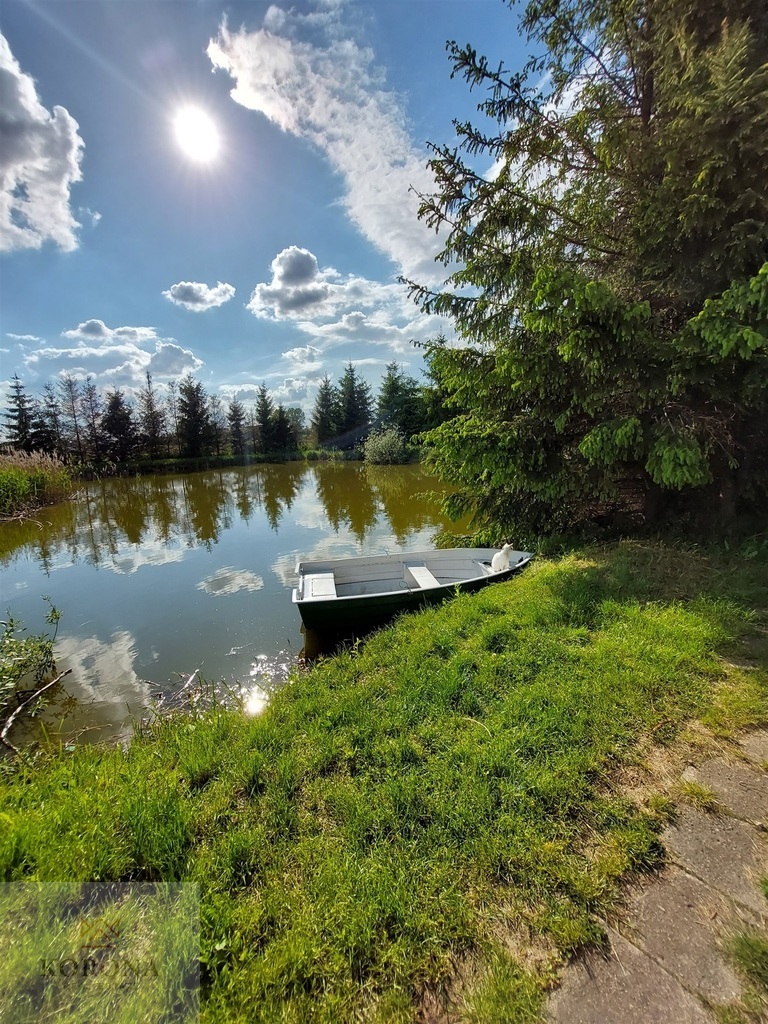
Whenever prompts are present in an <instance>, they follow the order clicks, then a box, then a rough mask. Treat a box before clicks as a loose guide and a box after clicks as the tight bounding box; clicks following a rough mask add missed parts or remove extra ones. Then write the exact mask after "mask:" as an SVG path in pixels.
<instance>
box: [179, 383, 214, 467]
mask: <svg viewBox="0 0 768 1024" xmlns="http://www.w3.org/2000/svg"><path fill="white" fill-rule="evenodd" d="M179 436H180V438H181V454H182V455H183V456H185V457H187V458H200V456H202V455H207V454H208V453H209V450H210V443H211V421H210V417H209V415H208V395H207V394H206V392H205V388H204V387H203V385H202V384H201V382H200V381H199V380H195V378H194V377H193V376H192V374H191V373H188V374H187V375H186V377H184V378H183V379H182V380H181V381H180V382H179Z"/></svg>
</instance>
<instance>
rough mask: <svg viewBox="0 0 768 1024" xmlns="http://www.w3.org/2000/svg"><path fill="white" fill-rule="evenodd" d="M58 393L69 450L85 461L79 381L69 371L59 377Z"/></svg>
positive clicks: (79, 459) (78, 459)
mask: <svg viewBox="0 0 768 1024" xmlns="http://www.w3.org/2000/svg"><path fill="white" fill-rule="evenodd" d="M59 394H60V396H61V401H60V408H61V422H62V426H63V431H62V433H65V432H66V434H68V437H66V441H67V445H68V448H69V449H70V451H72V452H73V453H74V455H75V456H76V457H77V461H78V462H85V446H84V444H83V430H82V427H83V424H82V412H81V409H80V398H81V389H80V382H79V381H78V380H77V379H76V378H75V377H73V376H72V374H71V373H69V372H67V373H64V374H63V375H62V376H61V377H60V378H59Z"/></svg>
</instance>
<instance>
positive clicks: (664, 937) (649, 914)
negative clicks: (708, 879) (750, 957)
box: [619, 867, 754, 1003]
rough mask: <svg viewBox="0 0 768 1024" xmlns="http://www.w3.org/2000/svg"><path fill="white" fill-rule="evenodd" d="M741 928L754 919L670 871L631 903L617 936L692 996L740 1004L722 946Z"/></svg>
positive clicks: (677, 871) (737, 986)
mask: <svg viewBox="0 0 768 1024" xmlns="http://www.w3.org/2000/svg"><path fill="white" fill-rule="evenodd" d="M744 925H750V926H752V925H754V917H753V915H752V914H750V913H749V912H748V911H747V912H739V910H738V908H737V907H735V905H734V904H733V902H732V901H731V900H730V899H728V897H727V896H723V895H722V893H720V892H718V891H716V890H713V889H710V887H709V886H708V885H705V884H704V883H703V882H700V881H699V880H698V879H697V878H694V877H693V876H692V875H689V874H686V872H685V871H682V870H681V869H680V868H677V867H669V868H667V870H666V871H665V872H664V874H663V875H662V876H661V878H659V879H658V880H656V881H654V882H652V883H651V884H650V885H648V886H647V887H646V888H645V889H643V890H642V891H640V892H637V893H635V895H634V896H633V898H631V899H630V901H629V911H628V913H627V915H626V917H625V918H624V919H623V920H622V922H621V924H620V925H619V930H620V932H621V933H622V935H624V936H625V938H628V939H630V940H631V941H632V942H633V943H634V945H636V946H637V947H638V948H640V949H642V951H643V952H644V953H647V954H648V955H649V956H650V957H651V958H652V959H653V960H655V961H656V963H658V964H659V965H660V966H661V967H663V968H664V969H665V970H666V971H668V972H669V973H670V974H671V975H672V976H673V977H674V978H676V979H677V981H679V982H680V984H681V985H683V986H684V987H685V988H686V989H688V990H689V991H690V992H694V993H696V994H699V995H701V996H704V997H706V998H707V999H709V1000H711V1001H712V1002H714V1003H728V1002H731V1001H733V1000H736V999H738V998H739V996H740V995H741V984H740V982H739V979H738V977H737V976H736V974H735V973H734V971H733V970H732V969H731V968H730V966H729V965H728V964H727V963H726V961H725V960H724V958H723V954H722V950H721V945H720V943H721V940H722V938H723V937H725V935H727V934H729V933H731V932H733V931H734V930H736V929H737V928H738V927H739V926H744Z"/></svg>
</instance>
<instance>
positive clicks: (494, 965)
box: [0, 544, 768, 1024]
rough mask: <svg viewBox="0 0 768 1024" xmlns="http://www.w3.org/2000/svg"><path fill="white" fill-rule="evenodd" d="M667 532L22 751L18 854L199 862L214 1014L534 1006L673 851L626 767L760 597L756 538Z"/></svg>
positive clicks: (683, 710) (10, 801)
mask: <svg viewBox="0 0 768 1024" xmlns="http://www.w3.org/2000/svg"><path fill="white" fill-rule="evenodd" d="M659 556H660V551H659V549H658V548H652V549H650V550H649V549H648V548H644V547H642V546H640V545H633V544H623V545H618V546H616V547H613V548H607V549H600V550H596V551H587V552H584V553H582V554H581V555H580V556H575V555H572V556H569V557H565V558H562V559H560V560H558V561H545V560H541V561H540V562H539V563H538V564H537V563H534V564H533V565H532V566H531V567H530V568H529V570H527V571H526V572H525V573H523V574H522V575H520V576H519V577H518V578H517V579H515V580H513V581H510V582H508V583H503V584H499V585H496V586H493V587H489V588H487V589H486V590H484V591H482V592H480V593H479V594H477V595H474V596H467V595H464V596H459V597H457V598H456V599H454V600H452V601H451V602H449V603H446V604H445V605H443V606H441V607H438V608H433V609H429V610H426V611H424V612H421V613H419V614H418V615H410V616H404V617H402V618H401V619H400V620H398V621H397V622H396V623H395V624H394V625H392V626H391V627H389V628H387V629H385V630H383V631H381V632H380V633H378V634H376V635H374V636H373V637H372V638H371V639H370V640H369V641H368V642H367V643H366V644H365V645H363V646H362V647H360V648H359V649H355V650H351V651H347V652H344V653H342V654H340V655H339V656H337V657H335V658H333V659H329V660H328V661H326V662H323V663H321V664H319V665H318V666H316V667H315V668H313V669H312V670H311V671H308V672H307V673H305V674H303V675H301V676H298V677H297V678H295V679H294V680H293V681H292V683H291V684H290V685H289V686H287V687H286V688H285V689H284V690H283V691H281V692H279V693H278V694H276V695H275V697H274V699H273V702H272V704H271V705H270V706H269V708H268V709H267V710H266V712H265V713H264V714H263V715H261V716H260V717H258V718H254V719H244V718H243V717H242V716H240V715H239V714H238V713H237V712H235V711H226V710H223V709H221V708H216V709H214V710H212V711H208V712H206V713H201V714H198V715H196V716H192V717H187V718H179V719H172V720H163V721H159V722H158V723H157V724H156V727H155V728H154V730H153V735H152V736H148V735H142V736H139V737H137V738H136V740H135V741H134V742H133V744H132V745H131V747H130V748H129V749H127V750H123V749H99V748H92V747H79V748H77V749H76V750H75V751H74V752H73V753H72V754H71V755H64V754H57V753H54V754H51V755H48V756H44V757H42V758H41V759H40V760H39V761H38V762H37V763H35V764H32V763H31V762H29V761H19V762H18V763H17V764H16V765H15V766H13V767H10V766H9V767H8V768H6V770H5V773H4V777H2V778H0V820H1V821H2V823H3V827H2V828H1V829H0V879H5V880H6V881H12V880H15V879H19V878H28V879H30V880H32V879H37V880H55V879H61V878H66V879H83V880H86V879H102V880H115V879H134V880H136V879H147V880H155V879H166V880H186V881H193V882H197V883H198V884H199V886H200V891H201V900H202V903H201V915H202V919H201V960H202V973H203V995H204V999H203V1008H202V1020H203V1021H204V1022H211V1024H213V1022H217V1024H218V1022H229V1021H236V1020H248V1021H253V1022H265V1024H266V1022H271V1021H275V1020H296V1021H299V1020H312V1021H317V1022H328V1024H331V1022H333V1024H338V1022H345V1021H356V1020H360V1019H370V1020H378V1021H388V1022H389V1021H398V1022H399V1021H403V1022H405V1021H412V1020H414V1019H415V1017H416V1016H417V1015H418V1014H419V1013H420V1012H422V1010H423V1009H424V1006H425V1000H426V999H427V993H430V992H432V993H434V992H436V991H437V992H444V993H446V992H451V991H453V992H454V996H453V998H454V1001H455V1002H456V1007H454V1008H452V1010H451V1012H452V1013H453V1014H454V1016H457V1017H460V1018H461V1019H466V1020H474V1021H477V1022H480V1021H494V1022H495V1021H497V1020H498V1021H510V1022H527V1021H534V1020H535V1019H536V1014H537V1013H539V1012H540V1010H541V1007H542V1005H543V1001H544V998H545V994H546V990H547V987H548V985H549V984H550V983H551V979H552V977H553V971H554V967H555V965H556V964H557V963H558V962H559V961H560V960H561V958H564V957H566V956H568V955H569V954H570V953H571V952H572V951H574V950H576V949H578V948H579V947H581V946H583V945H584V944H585V943H592V942H599V941H600V940H601V938H602V928H601V925H600V918H601V916H602V915H604V914H605V913H606V912H607V911H608V910H609V909H610V908H611V906H612V905H613V904H614V903H615V900H616V899H617V894H618V886H619V882H620V880H621V879H622V878H623V877H624V876H625V875H626V874H627V872H634V871H643V870H647V869H650V868H652V867H654V866H655V865H657V864H658V863H659V861H660V857H661V848H660V844H659V839H658V836H659V832H660V829H661V827H662V824H663V821H664V820H665V818H666V816H667V815H666V810H667V809H666V808H665V807H661V806H659V807H657V806H655V805H652V803H650V802H649V803H648V804H647V805H638V804H635V803H632V802H630V801H629V800H628V799H626V798H625V797H623V796H622V794H621V792H620V791H619V790H618V789H617V788H615V787H612V785H611V779H612V776H613V774H614V772H615V769H616V768H617V767H618V766H620V765H622V764H627V763H639V762H640V761H641V759H642V756H643V749H644V748H643V744H644V743H646V742H647V737H653V738H654V739H655V740H657V741H658V740H662V741H663V740H666V739H667V738H669V739H671V738H673V737H674V736H675V735H676V733H677V731H678V730H679V729H680V728H681V727H682V726H683V725H684V724H685V722H686V721H688V720H690V719H691V718H693V717H697V716H700V715H701V714H702V713H703V712H704V711H705V710H706V709H707V708H709V707H710V706H711V704H712V701H713V699H714V696H713V695H714V694H715V692H716V691H717V689H718V688H721V687H723V686H724V685H725V683H726V680H727V677H728V672H729V671H730V670H729V668H728V666H727V665H726V664H725V662H724V661H723V660H722V659H721V658H720V657H719V656H718V652H720V651H725V650H728V649H730V648H732V647H733V646H734V645H735V644H736V643H737V641H738V640H739V638H740V637H742V636H746V635H748V634H749V633H750V631H752V630H754V628H755V627H754V609H755V608H756V607H760V608H765V607H767V606H768V581H766V580H765V578H762V579H761V578H760V577H758V576H757V575H755V574H756V573H758V572H759V571H761V570H760V567H758V566H754V565H752V568H751V570H750V571H744V572H742V570H741V567H740V566H735V567H733V566H732V571H731V572H729V573H726V572H723V573H717V572H712V571H710V572H709V573H707V572H703V571H701V569H702V567H701V564H700V556H687V555H684V554H682V553H679V552H669V553H668V554H667V556H666V558H660V557H659ZM670 563H673V564H671V565H670ZM656 565H660V566H661V570H660V571H659V572H655V571H654V567H655V566H656ZM746 595H749V601H752V602H753V603H752V604H750V603H749V601H748V600H747V599H746ZM761 671H762V669H761V670H759V671H756V672H755V678H758V679H763V682H762V683H760V685H763V684H764V683H765V679H764V678H763V676H760V672H761ZM534 952H535V956H534ZM468 962H472V963H475V964H477V965H478V966H477V970H476V971H474V972H473V973H472V976H471V977H470V978H468V980H467V984H466V985H465V986H464V987H463V988H462V989H461V990H459V989H457V988H453V989H452V987H451V979H452V978H453V977H454V975H455V973H456V966H457V964H460V963H468ZM422 1015H423V1014H422Z"/></svg>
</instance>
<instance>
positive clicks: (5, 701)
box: [0, 605, 61, 728]
mask: <svg viewBox="0 0 768 1024" xmlns="http://www.w3.org/2000/svg"><path fill="white" fill-rule="evenodd" d="M60 618H61V613H60V612H59V611H58V609H56V608H54V607H53V605H51V606H50V610H49V611H48V614H47V615H46V622H48V623H49V624H50V625H53V626H55V627H56V629H58V623H59V619H60ZM0 628H2V633H1V634H0V716H5V714H6V712H8V711H9V710H10V708H11V705H12V703H13V700H14V698H15V695H16V691H17V689H18V688H19V685H20V684H21V683H25V682H27V683H28V682H31V683H32V684H33V685H34V686H39V685H40V684H41V683H42V682H43V680H44V678H45V676H46V675H47V674H48V673H50V672H51V671H52V670H53V668H54V661H53V646H54V643H55V641H56V631H55V630H54V634H53V636H49V635H48V634H47V633H42V634H40V635H38V636H25V635H23V634H24V628H23V627H22V626H21V624H20V623H18V622H16V620H15V619H12V618H10V617H9V618H8V619H7V620H6V621H5V622H0ZM2 724H3V723H2V722H0V728H1V727H2Z"/></svg>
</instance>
